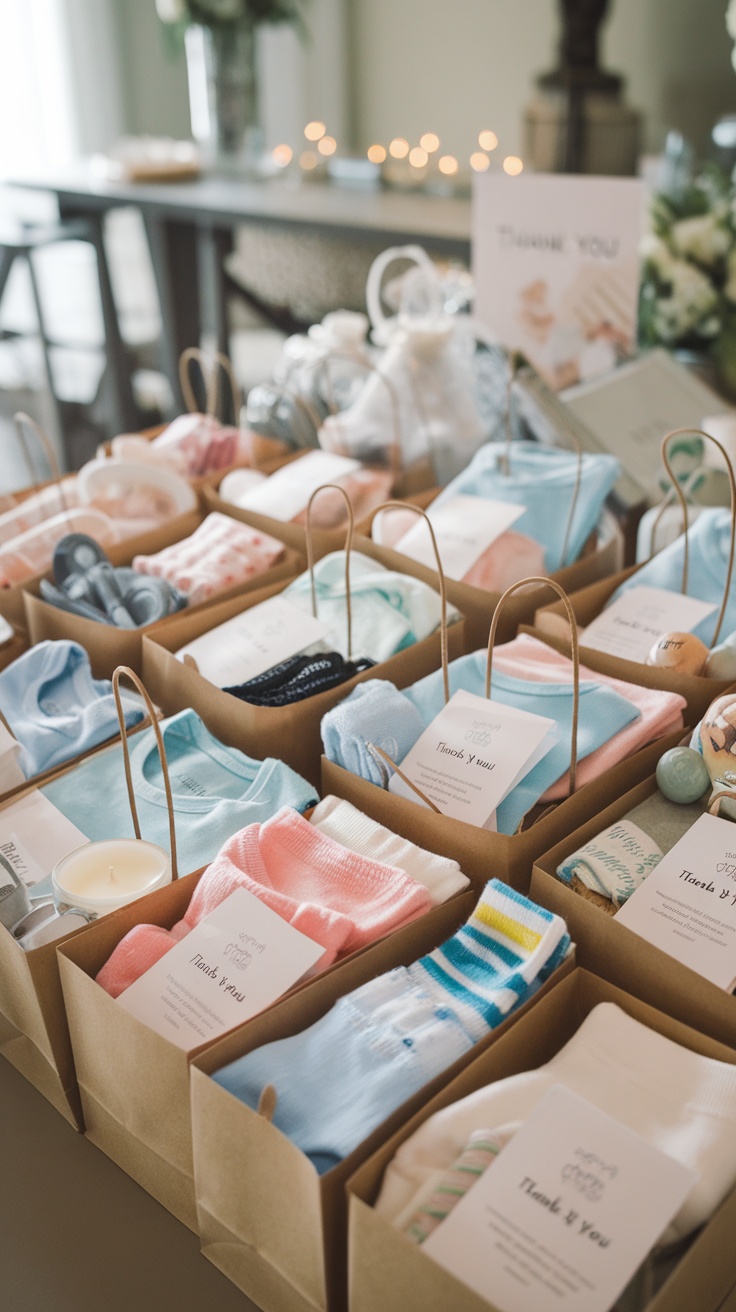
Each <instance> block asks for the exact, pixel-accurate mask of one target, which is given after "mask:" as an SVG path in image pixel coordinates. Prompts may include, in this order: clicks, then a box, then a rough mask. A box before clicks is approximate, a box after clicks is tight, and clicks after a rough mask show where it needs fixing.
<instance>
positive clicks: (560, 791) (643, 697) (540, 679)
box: [491, 633, 687, 802]
mask: <svg viewBox="0 0 736 1312" xmlns="http://www.w3.org/2000/svg"><path fill="white" fill-rule="evenodd" d="M493 669H494V670H501V671H502V672H503V673H504V674H510V675H513V676H514V677H515V678H517V679H529V680H530V681H531V682H532V683H572V674H573V667H572V661H571V660H570V658H569V657H568V656H563V654H562V653H561V652H559V651H555V649H554V647H548V646H547V644H546V643H545V642H540V641H539V639H538V638H534V637H532V635H531V634H530V633H520V634H518V636H517V637H516V638H514V639H513V641H512V642H507V643H504V645H503V646H502V647H497V648H496V650H495V651H494V653H493ZM587 679H589V680H591V681H592V682H593V683H600V684H605V685H606V687H608V688H613V690H614V692H617V693H620V695H621V696H622V697H625V698H626V699H627V701H630V702H631V703H632V705H634V706H635V707H636V709H637V710H638V711H639V715H638V717H637V719H636V720H632V722H631V724H627V725H626V727H625V728H624V729H621V730H620V731H619V733H616V734H614V735H613V737H612V738H609V740H608V742H607V743H604V744H603V746H602V747H599V748H598V749H597V750H596V751H595V752H591V754H590V756H586V758H585V760H584V761H580V762H579V763H578V768H577V787H578V788H582V787H583V785H584V784H588V783H591V782H592V780H593V779H598V778H599V777H600V775H602V774H603V772H604V771H605V770H608V769H610V767H611V766H613V765H617V764H618V762H619V761H623V760H625V759H626V757H627V756H631V755H632V753H633V752H637V751H638V750H639V748H640V747H645V746H646V745H647V743H651V742H654V741H655V739H657V738H663V737H664V735H665V734H668V733H672V732H674V730H675V729H682V728H683V725H684V720H683V711H684V710H685V708H686V706H687V702H686V701H685V698H684V697H681V696H680V695H679V693H676V692H662V691H660V690H659V689H657V688H640V687H639V686H638V685H637V684H635V683H626V682H625V681H624V680H623V679H614V678H612V677H611V675H609V674H599V673H598V672H597V671H594V670H589V669H587V667H586V666H585V665H581V666H580V680H581V682H583V681H584V680H587ZM491 696H493V684H492V683H491ZM569 791H570V775H569V773H567V774H565V775H563V776H562V778H561V779H558V780H557V782H556V783H554V784H553V785H552V787H551V788H548V789H547V792H546V793H545V794H544V796H543V797H542V798H541V799H540V800H541V801H542V802H552V801H555V800H556V799H557V798H560V797H567V795H568V793H569Z"/></svg>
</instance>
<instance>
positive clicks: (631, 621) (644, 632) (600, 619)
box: [580, 587, 718, 662]
mask: <svg viewBox="0 0 736 1312" xmlns="http://www.w3.org/2000/svg"><path fill="white" fill-rule="evenodd" d="M717 609H718V607H717V606H716V605H714V604H713V603H711V602H709V601H698V600H697V598H695V597H685V596H683V594H682V593H681V592H669V591H667V589H665V588H647V587H636V588H628V589H627V591H626V592H622V593H621V596H620V597H618V598H617V599H616V601H614V602H613V603H612V604H611V605H610V606H607V607H606V609H605V610H604V611H602V612H601V614H600V615H598V616H596V618H595V619H594V620H593V621H592V623H591V624H589V625H588V627H587V629H584V630H583V632H582V634H581V636H580V642H581V644H582V645H583V646H584V647H591V648H592V649H593V650H594V651H604V652H607V653H608V655H609V656H620V657H621V658H622V659H623V660H627V661H640V662H644V661H646V659H647V656H648V655H649V652H650V651H651V649H652V647H653V645H654V643H655V642H656V641H657V639H658V638H661V637H662V634H663V633H673V632H678V633H691V632H692V630H693V629H695V628H697V626H698V624H700V622H701V620H704V619H705V618H706V616H707V615H712V614H713V612H714V611H715V610H717Z"/></svg>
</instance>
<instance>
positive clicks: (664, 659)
mask: <svg viewBox="0 0 736 1312" xmlns="http://www.w3.org/2000/svg"><path fill="white" fill-rule="evenodd" d="M707 659H708V648H707V647H706V645H705V643H704V642H701V641H700V638H696V637H695V634H694V633H677V632H673V633H663V634H662V637H661V638H658V639H657V641H656V642H655V644H654V646H653V647H652V649H651V651H650V652H649V655H648V656H647V662H646V663H647V665H656V666H657V667H658V668H659V669H661V670H674V671H675V673H677V674H702V673H703V670H704V668H705V662H706V661H707Z"/></svg>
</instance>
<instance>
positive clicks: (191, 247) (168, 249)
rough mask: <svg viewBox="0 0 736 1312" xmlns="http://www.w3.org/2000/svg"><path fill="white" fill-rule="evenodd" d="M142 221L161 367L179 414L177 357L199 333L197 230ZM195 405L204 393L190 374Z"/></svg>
mask: <svg viewBox="0 0 736 1312" xmlns="http://www.w3.org/2000/svg"><path fill="white" fill-rule="evenodd" d="M143 220H144V223H145V227H146V235H147V237H148V245H149V248H150V251H151V261H152V264H153V272H154V276H155V278H156V286H157V288H158V296H159V304H160V306H161V318H162V323H163V344H162V352H163V368H164V372H165V374H166V376H167V378H168V380H169V383H170V384H171V390H172V392H173V395H174V401H175V409H176V411H177V413H181V412H182V411H183V409H184V398H183V396H182V393H181V387H180V386H179V356H180V355H181V353H182V351H183V350H185V349H186V347H188V346H199V344H200V338H201V334H202V321H201V309H200V293H199V274H198V258H197V230H196V227H195V225H194V224H193V223H186V222H180V221H176V220H169V219H164V218H158V217H156V216H153V215H151V214H147V213H146V212H145V211H144V214H143ZM192 381H193V384H194V389H195V395H196V396H197V400H198V404H199V405H200V406H201V408H202V409H204V404H205V402H204V393H203V392H202V394H201V395H200V389H199V381H198V379H197V376H196V374H195V373H194V371H193V377H192Z"/></svg>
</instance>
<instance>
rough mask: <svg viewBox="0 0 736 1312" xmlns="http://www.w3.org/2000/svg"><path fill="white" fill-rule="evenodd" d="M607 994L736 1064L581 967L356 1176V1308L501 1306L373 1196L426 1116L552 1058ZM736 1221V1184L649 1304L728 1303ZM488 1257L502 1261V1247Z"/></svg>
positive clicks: (352, 1300)
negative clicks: (410, 1235)
mask: <svg viewBox="0 0 736 1312" xmlns="http://www.w3.org/2000/svg"><path fill="white" fill-rule="evenodd" d="M601 1002H612V1003H615V1004H616V1005H617V1006H619V1007H621V1008H622V1009H623V1010H624V1011H626V1012H627V1013H628V1014H629V1015H630V1016H631V1017H633V1018H634V1019H635V1020H637V1021H640V1022H641V1023H642V1024H644V1025H647V1026H649V1027H650V1028H651V1029H653V1030H656V1031H657V1032H658V1033H660V1034H662V1035H664V1036H665V1037H666V1038H668V1039H671V1040H672V1041H673V1042H675V1043H679V1044H681V1045H683V1046H684V1047H686V1048H690V1049H691V1050H692V1051H694V1052H698V1053H700V1054H702V1055H703V1056H706V1057H712V1058H714V1059H716V1060H718V1061H725V1062H728V1063H730V1064H734V1063H736V1052H735V1051H734V1050H733V1048H731V1047H728V1046H725V1045H722V1044H720V1043H716V1042H715V1041H714V1040H713V1039H710V1038H706V1037H705V1036H704V1035H702V1034H700V1033H699V1032H698V1030H697V1028H690V1027H688V1026H687V1025H683V1024H682V1023H681V1022H680V1021H679V1020H673V1019H671V1017H670V1016H668V1015H667V1014H666V1013H665V1012H663V1011H658V1010H655V1008H654V1007H652V1006H651V1005H648V1003H646V1002H644V1001H642V1000H641V999H640V997H639V995H638V993H637V992H636V990H634V989H632V991H631V993H628V992H626V991H624V990H622V989H620V988H617V987H615V986H614V985H612V984H611V983H609V982H608V981H606V980H604V979H601V978H599V977H598V976H597V975H595V974H593V973H591V972H590V971H588V970H585V969H581V968H580V967H578V968H577V969H575V970H574V971H573V972H571V973H570V974H569V975H568V976H567V978H565V979H563V980H561V981H560V982H559V983H558V984H557V986H556V987H555V988H553V989H551V990H550V991H549V993H548V994H547V996H546V997H545V998H543V999H541V1000H540V1001H539V1003H538V1005H537V1006H533V1007H531V1008H530V1010H529V1011H528V1012H527V1014H526V1015H525V1016H524V1017H523V1018H522V1019H521V1020H520V1022H519V1023H518V1024H517V1025H515V1026H513V1028H512V1029H511V1030H510V1031H509V1032H508V1033H506V1034H504V1035H502V1036H501V1037H500V1038H499V1039H498V1041H497V1042H496V1043H494V1044H493V1046H492V1047H490V1048H489V1049H488V1050H487V1051H485V1052H483V1053H482V1054H481V1055H479V1056H478V1057H476V1059H475V1060H474V1061H473V1062H471V1063H470V1064H469V1065H467V1066H466V1067H465V1068H464V1070H463V1071H462V1072H461V1073H460V1074H459V1075H458V1076H457V1077H456V1078H455V1079H454V1080H452V1081H451V1082H448V1083H446V1084H445V1086H444V1087H443V1088H442V1090H441V1091H440V1092H439V1093H437V1094H436V1095H435V1096H434V1097H433V1098H432V1099H431V1101H429V1102H427V1103H425V1105H424V1106H423V1107H421V1108H420V1109H419V1110H418V1111H416V1113H415V1115H414V1116H413V1117H412V1118H411V1119H410V1120H407V1121H405V1123H404V1124H403V1125H402V1126H401V1127H400V1128H399V1129H398V1130H397V1131H396V1133H395V1134H393V1136H392V1137H391V1138H390V1139H389V1140H388V1141H387V1142H385V1143H383V1144H382V1145H381V1146H380V1147H379V1149H378V1151H376V1152H374V1154H373V1155H372V1156H371V1157H370V1158H369V1159H368V1160H367V1161H365V1162H364V1163H363V1164H362V1165H361V1167H360V1168H359V1169H358V1170H357V1171H355V1172H354V1174H353V1175H352V1177H351V1179H350V1180H349V1181H348V1186H347V1190H348V1198H349V1213H350V1222H349V1281H350V1297H349V1308H350V1312H447V1309H448V1308H452V1309H453V1312H498V1310H497V1308H496V1307H495V1305H494V1304H493V1303H491V1302H488V1301H487V1300H486V1299H485V1298H482V1297H481V1296H480V1295H479V1294H478V1293H476V1292H475V1291H474V1290H472V1289H470V1288H469V1287H468V1286H467V1285H465V1284H463V1282H462V1281H460V1280H458V1279H457V1278H456V1277H455V1276H454V1275H452V1274H451V1272H449V1271H447V1270H445V1268H444V1267H441V1266H440V1265H439V1264H438V1263H436V1262H434V1261H433V1260H432V1258H431V1257H429V1256H428V1254H426V1253H425V1252H424V1251H423V1249H422V1246H421V1245H420V1244H415V1243H412V1242H410V1241H409V1240H408V1239H407V1238H406V1236H405V1235H404V1234H403V1233H402V1232H401V1231H400V1230H399V1229H397V1228H396V1227H395V1226H394V1225H393V1224H392V1223H391V1222H390V1220H389V1219H388V1218H387V1217H385V1216H383V1215H381V1214H379V1213H378V1212H376V1211H375V1209H374V1206H373V1204H374V1202H375V1200H376V1198H377V1196H378V1193H379V1191H380V1187H381V1181H382V1179H383V1175H384V1172H385V1170H386V1167H387V1166H388V1164H389V1162H390V1161H391V1160H392V1158H393V1157H394V1155H395V1153H396V1151H397V1149H398V1148H399V1146H400V1145H401V1144H402V1143H403V1142H404V1141H405V1140H406V1139H408V1138H409V1136H410V1135H411V1134H413V1133H415V1131H416V1130H417V1129H418V1128H419V1126H420V1125H422V1124H423V1123H424V1121H426V1120H427V1119H428V1118H429V1117H430V1116H432V1115H434V1114H435V1113H436V1112H438V1111H440V1110H441V1109H442V1108H444V1107H447V1106H449V1105H450V1104H451V1103H454V1102H457V1101H458V1100H459V1099H460V1098H464V1097H466V1096H467V1095H468V1094H470V1093H473V1092H474V1091H475V1090H476V1089H480V1088H482V1087H483V1086H484V1085H487V1084H492V1083H494V1082H495V1081H497V1080H503V1079H507V1078H508V1077H509V1076H512V1075H516V1074H517V1073H519V1072H521V1071H527V1070H532V1069H533V1068H535V1067H537V1066H540V1065H542V1064H544V1063H545V1062H548V1061H549V1060H550V1059H551V1058H552V1057H553V1056H554V1054H555V1053H556V1052H558V1051H559V1049H560V1048H561V1047H562V1046H563V1044H565V1043H566V1042H567V1041H568V1040H569V1039H570V1038H572V1035H573V1034H574V1033H575V1031H576V1030H577V1029H578V1027H579V1025H580V1024H581V1023H582V1021H583V1020H584V1019H585V1017H586V1016H587V1015H588V1014H589V1012H590V1011H592V1009H593V1008H594V1007H595V1006H597V1005H598V1004H599V1003H601ZM490 1169H491V1170H492V1169H493V1167H491V1168H490ZM735 1221H736V1191H733V1192H732V1193H731V1194H730V1195H729V1196H728V1197H727V1198H726V1200H725V1201H724V1202H723V1203H722V1204H721V1206H720V1207H719V1208H718V1210H717V1211H716V1212H715V1214H714V1215H713V1217H712V1219H711V1220H710V1222H709V1223H708V1224H707V1225H706V1226H705V1227H704V1228H703V1229H702V1230H700V1231H699V1232H698V1233H697V1235H696V1237H695V1238H694V1239H693V1240H692V1241H691V1242H690V1244H689V1247H688V1248H687V1250H686V1251H685V1253H684V1256H682V1257H681V1259H680V1260H679V1262H678V1263H677V1265H676V1267H675V1270H674V1272H673V1274H672V1275H671V1276H670V1277H669V1279H668V1280H667V1281H666V1283H665V1284H664V1285H663V1286H662V1288H661V1289H660V1290H659V1292H658V1293H656V1294H655V1296H654V1297H653V1298H652V1299H650V1300H649V1302H647V1303H646V1312H685V1309H688V1310H689V1309H695V1308H697V1309H698V1312H718V1309H719V1308H720V1307H721V1304H722V1301H723V1299H724V1298H725V1297H726V1295H727V1294H728V1293H729V1291H730V1290H731V1288H732V1287H733V1257H732V1247H731V1243H730V1235H731V1234H732V1231H733V1225H734V1222H735ZM488 1260H489V1262H491V1261H493V1260H499V1259H498V1257H497V1256H496V1255H495V1253H494V1250H493V1248H492V1247H489V1254H488ZM551 1297H552V1295H551ZM550 1306H551V1304H550ZM642 1312H644V1309H643V1308H642Z"/></svg>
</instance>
